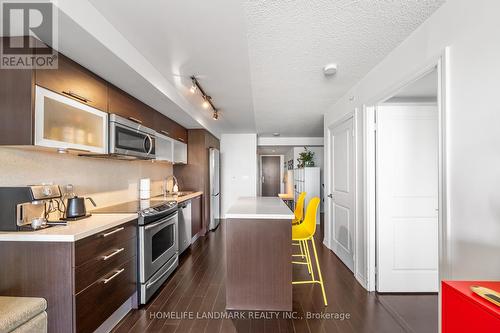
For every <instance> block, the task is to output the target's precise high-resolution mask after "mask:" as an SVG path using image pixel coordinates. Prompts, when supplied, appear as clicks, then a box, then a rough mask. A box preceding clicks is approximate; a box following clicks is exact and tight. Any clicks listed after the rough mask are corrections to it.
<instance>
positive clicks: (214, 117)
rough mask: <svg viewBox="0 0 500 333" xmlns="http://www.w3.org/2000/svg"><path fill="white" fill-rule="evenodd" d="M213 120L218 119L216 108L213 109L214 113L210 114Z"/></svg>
mask: <svg viewBox="0 0 500 333" xmlns="http://www.w3.org/2000/svg"><path fill="white" fill-rule="evenodd" d="M212 118H213V120H218V119H219V112H218V111H217V110H214V113H213V114H212Z"/></svg>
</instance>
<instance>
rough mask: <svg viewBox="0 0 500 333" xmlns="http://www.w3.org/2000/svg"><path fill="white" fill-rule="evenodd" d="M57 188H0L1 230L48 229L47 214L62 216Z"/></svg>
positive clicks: (62, 208) (43, 186)
mask: <svg viewBox="0 0 500 333" xmlns="http://www.w3.org/2000/svg"><path fill="white" fill-rule="evenodd" d="M63 206H64V204H63V203H62V201H61V189H60V188H59V186H58V185H31V186H23V187H0V231H30V230H38V229H43V228H47V227H49V226H50V225H48V224H47V219H48V217H49V215H50V214H54V213H55V214H57V215H59V214H62V213H64V207H63Z"/></svg>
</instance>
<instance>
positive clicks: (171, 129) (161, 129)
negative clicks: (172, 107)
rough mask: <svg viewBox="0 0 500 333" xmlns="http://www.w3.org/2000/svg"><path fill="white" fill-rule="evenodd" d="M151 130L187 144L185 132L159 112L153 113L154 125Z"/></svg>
mask: <svg viewBox="0 0 500 333" xmlns="http://www.w3.org/2000/svg"><path fill="white" fill-rule="evenodd" d="M153 128H154V129H155V130H156V131H157V132H158V133H161V134H163V135H166V136H168V137H171V138H172V139H175V140H179V141H182V142H185V143H186V142H187V130H186V129H185V128H184V127H182V126H181V125H179V124H177V123H176V122H175V121H173V120H172V119H170V118H168V117H167V116H165V115H163V114H162V113H160V112H155V124H154V127H153Z"/></svg>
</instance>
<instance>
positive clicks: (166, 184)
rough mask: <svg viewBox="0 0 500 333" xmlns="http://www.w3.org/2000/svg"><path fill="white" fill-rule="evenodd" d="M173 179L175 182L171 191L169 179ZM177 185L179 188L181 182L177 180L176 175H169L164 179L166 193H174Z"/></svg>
mask: <svg viewBox="0 0 500 333" xmlns="http://www.w3.org/2000/svg"><path fill="white" fill-rule="evenodd" d="M170 179H172V180H173V181H174V182H175V183H174V184H173V185H172V189H171V190H170V191H169V189H168V181H169V180H170ZM176 185H177V189H178V188H179V182H178V181H177V178H176V177H175V176H174V175H170V176H168V177H165V179H164V180H163V192H165V193H166V194H172V193H174V188H175V186H176Z"/></svg>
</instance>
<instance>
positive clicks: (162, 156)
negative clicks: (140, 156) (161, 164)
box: [155, 133, 174, 162]
mask: <svg viewBox="0 0 500 333" xmlns="http://www.w3.org/2000/svg"><path fill="white" fill-rule="evenodd" d="M155 159H156V160H157V161H166V162H173V161H174V140H172V139H170V138H169V137H166V136H165V135H161V134H158V133H157V134H156V147H155Z"/></svg>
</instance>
